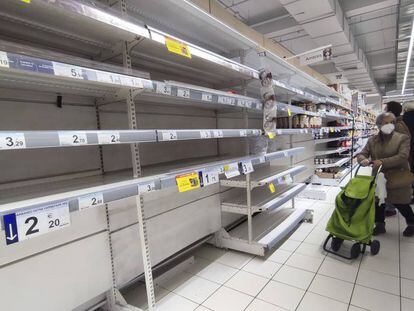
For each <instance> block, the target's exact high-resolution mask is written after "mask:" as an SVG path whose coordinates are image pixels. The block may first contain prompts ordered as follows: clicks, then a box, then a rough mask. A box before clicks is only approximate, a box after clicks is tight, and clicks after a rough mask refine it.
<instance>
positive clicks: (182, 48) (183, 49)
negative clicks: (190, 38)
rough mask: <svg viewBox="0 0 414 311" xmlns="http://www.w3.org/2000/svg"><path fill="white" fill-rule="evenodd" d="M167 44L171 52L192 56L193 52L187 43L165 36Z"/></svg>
mask: <svg viewBox="0 0 414 311" xmlns="http://www.w3.org/2000/svg"><path fill="white" fill-rule="evenodd" d="M165 45H166V46H167V49H168V51H170V52H171V53H175V54H178V55H181V56H184V57H188V58H191V52H190V49H189V47H188V45H187V44H185V43H183V42H181V41H178V40H175V39H172V38H169V37H165Z"/></svg>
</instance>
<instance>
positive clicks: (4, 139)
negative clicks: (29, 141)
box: [0, 133, 26, 149]
mask: <svg viewBox="0 0 414 311" xmlns="http://www.w3.org/2000/svg"><path fill="white" fill-rule="evenodd" d="M24 148H26V140H25V139H24V134H23V133H0V149H24Z"/></svg>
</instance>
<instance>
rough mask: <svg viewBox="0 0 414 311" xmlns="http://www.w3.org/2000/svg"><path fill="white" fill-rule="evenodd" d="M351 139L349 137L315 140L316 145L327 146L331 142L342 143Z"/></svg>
mask: <svg viewBox="0 0 414 311" xmlns="http://www.w3.org/2000/svg"><path fill="white" fill-rule="evenodd" d="M350 139H351V137H349V136H342V137H332V138H322V139H315V140H314V141H315V145H317V144H326V143H329V142H331V141H342V140H350Z"/></svg>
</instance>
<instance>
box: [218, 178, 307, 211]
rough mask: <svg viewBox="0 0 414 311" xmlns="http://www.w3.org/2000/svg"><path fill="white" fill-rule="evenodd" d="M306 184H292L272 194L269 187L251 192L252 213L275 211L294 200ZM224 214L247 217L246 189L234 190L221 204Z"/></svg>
mask: <svg viewBox="0 0 414 311" xmlns="http://www.w3.org/2000/svg"><path fill="white" fill-rule="evenodd" d="M305 188H306V185H305V184H292V186H289V187H288V188H287V189H286V188H281V189H280V190H279V191H277V192H275V193H271V192H270V190H269V189H268V188H267V187H260V188H255V189H253V190H252V191H251V212H252V213H256V212H262V211H270V210H274V209H276V208H278V207H280V206H281V205H283V204H284V203H286V202H287V201H289V200H291V199H292V198H294V197H295V196H296V195H297V194H299V193H300V192H301V191H302V190H303V189H305ZM221 208H222V211H223V212H229V213H236V214H243V215H247V214H248V211H247V197H246V190H245V189H233V190H232V193H231V196H230V197H228V198H227V199H225V200H224V201H223V202H222V203H221Z"/></svg>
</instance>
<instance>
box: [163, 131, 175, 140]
mask: <svg viewBox="0 0 414 311" xmlns="http://www.w3.org/2000/svg"><path fill="white" fill-rule="evenodd" d="M160 132H161V135H162V140H177V138H178V136H177V131H160Z"/></svg>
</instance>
